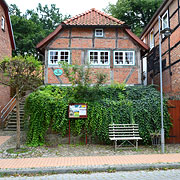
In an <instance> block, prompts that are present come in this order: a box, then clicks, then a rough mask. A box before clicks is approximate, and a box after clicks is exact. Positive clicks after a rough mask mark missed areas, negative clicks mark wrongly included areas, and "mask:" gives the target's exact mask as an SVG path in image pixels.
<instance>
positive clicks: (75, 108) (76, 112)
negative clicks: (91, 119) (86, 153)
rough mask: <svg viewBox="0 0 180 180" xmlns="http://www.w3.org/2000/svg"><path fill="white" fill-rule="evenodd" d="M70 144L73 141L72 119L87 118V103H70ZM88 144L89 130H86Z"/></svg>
mask: <svg viewBox="0 0 180 180" xmlns="http://www.w3.org/2000/svg"><path fill="white" fill-rule="evenodd" d="M68 117H69V144H70V143H71V121H70V119H77V118H87V104H85V103H76V104H75V103H74V104H69V111H68ZM86 144H87V131H86Z"/></svg>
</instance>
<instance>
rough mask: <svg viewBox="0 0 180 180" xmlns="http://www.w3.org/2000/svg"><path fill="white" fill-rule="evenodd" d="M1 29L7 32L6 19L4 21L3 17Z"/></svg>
mask: <svg viewBox="0 0 180 180" xmlns="http://www.w3.org/2000/svg"><path fill="white" fill-rule="evenodd" d="M1 29H2V30H5V19H4V17H3V16H2V18H1Z"/></svg>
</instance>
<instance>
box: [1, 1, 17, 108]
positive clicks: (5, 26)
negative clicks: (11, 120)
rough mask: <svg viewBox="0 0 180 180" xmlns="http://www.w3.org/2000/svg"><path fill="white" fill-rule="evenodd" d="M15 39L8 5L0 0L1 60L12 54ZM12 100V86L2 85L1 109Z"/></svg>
mask: <svg viewBox="0 0 180 180" xmlns="http://www.w3.org/2000/svg"><path fill="white" fill-rule="evenodd" d="M14 49H15V41H14V37H13V31H12V26H11V20H10V17H9V12H8V5H7V4H6V2H5V1H4V0H0V60H1V59H2V58H4V57H6V56H11V55H12V50H14ZM9 100H10V88H9V87H6V86H2V85H0V109H1V108H2V107H3V106H4V105H5V104H7V102H8V101H9Z"/></svg>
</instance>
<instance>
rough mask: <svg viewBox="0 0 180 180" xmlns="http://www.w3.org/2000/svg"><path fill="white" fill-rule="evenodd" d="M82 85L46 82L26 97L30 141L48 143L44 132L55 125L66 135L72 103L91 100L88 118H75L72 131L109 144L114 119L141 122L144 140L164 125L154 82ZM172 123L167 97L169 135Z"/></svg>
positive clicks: (165, 121)
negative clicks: (61, 85)
mask: <svg viewBox="0 0 180 180" xmlns="http://www.w3.org/2000/svg"><path fill="white" fill-rule="evenodd" d="M77 89H78V87H57V86H45V87H42V88H40V89H39V90H38V91H36V92H34V93H32V94H30V95H29V96H28V98H27V99H26V104H25V114H26V116H27V117H28V116H29V117H30V120H29V127H28V141H27V142H28V144H29V145H32V146H38V145H41V144H43V143H44V141H45V140H44V136H45V134H46V132H47V130H48V128H51V129H52V130H53V131H55V132H57V133H59V134H60V135H62V136H65V135H67V134H68V121H69V119H68V104H69V103H87V104H88V118H87V119H76V120H74V119H72V120H71V132H72V133H73V134H74V135H78V134H81V133H82V132H83V131H84V129H86V130H87V133H88V135H91V136H92V138H96V139H98V140H99V142H102V143H104V144H109V143H110V141H109V138H108V125H109V124H110V123H112V122H114V123H138V124H139V131H140V136H141V137H142V138H143V142H144V143H148V142H149V141H150V133H151V132H154V131H156V130H160V128H161V110H160V94H159V92H158V91H157V90H155V88H153V87H152V86H149V87H144V86H133V87H125V85H123V84H121V85H119V84H113V85H110V86H102V87H98V88H97V87H88V88H86V90H83V91H81V92H80V93H79V92H78V90H79V89H78V90H77ZM170 126H171V123H170V118H169V114H168V110H167V106H166V100H164V128H165V134H166V136H168V133H169V128H170Z"/></svg>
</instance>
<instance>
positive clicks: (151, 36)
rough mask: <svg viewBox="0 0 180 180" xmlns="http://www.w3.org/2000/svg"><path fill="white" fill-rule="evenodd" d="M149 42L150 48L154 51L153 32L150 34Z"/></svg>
mask: <svg viewBox="0 0 180 180" xmlns="http://www.w3.org/2000/svg"><path fill="white" fill-rule="evenodd" d="M149 41H150V43H149V46H150V48H151V49H152V48H153V47H154V32H153V30H152V31H151V32H150V37H149Z"/></svg>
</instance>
